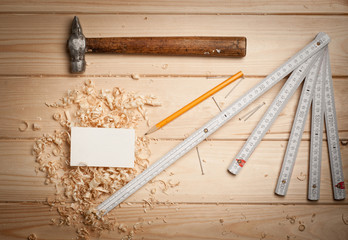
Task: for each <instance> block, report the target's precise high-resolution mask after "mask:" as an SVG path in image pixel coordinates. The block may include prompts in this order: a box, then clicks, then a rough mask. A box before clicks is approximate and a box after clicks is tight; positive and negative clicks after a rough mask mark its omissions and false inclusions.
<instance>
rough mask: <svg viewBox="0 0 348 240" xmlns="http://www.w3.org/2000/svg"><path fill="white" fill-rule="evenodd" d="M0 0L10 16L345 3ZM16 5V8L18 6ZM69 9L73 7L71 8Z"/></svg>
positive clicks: (337, 0) (337, 8)
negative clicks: (11, 14) (11, 13)
mask: <svg viewBox="0 0 348 240" xmlns="http://www.w3.org/2000/svg"><path fill="white" fill-rule="evenodd" d="M94 3H95V2H94V1H91V0H87V1H83V0H74V1H69V0H60V1H59V2H57V1H55V0H45V1H43V0H35V1H30V3H28V1H24V0H12V1H11V0H2V1H1V8H0V11H1V12H14V13H27V12H29V13H30V12H35V13H37V12H39V13H76V12H78V13H135V14H136V13H150V14H151V13H157V14H188V13H190V14H259V13H262V14H263V13H267V14H293V13H302V14H344V13H347V12H348V4H347V2H346V1H342V0H332V1H329V0H320V1H315V2H313V1H311V0H303V1H299V0H296V1H291V0H283V1H267V0H263V1H258V0H251V1H248V3H247V4H246V3H245V1H243V0H234V1H229V0H214V1H210V0H187V1H180V2H174V1H172V0H161V1H158V0H152V1H150V0H147V1H142V0H132V1H122V0H116V1H115V0H100V1H98V4H94ZM18 6H20V7H18ZM72 6H73V7H72Z"/></svg>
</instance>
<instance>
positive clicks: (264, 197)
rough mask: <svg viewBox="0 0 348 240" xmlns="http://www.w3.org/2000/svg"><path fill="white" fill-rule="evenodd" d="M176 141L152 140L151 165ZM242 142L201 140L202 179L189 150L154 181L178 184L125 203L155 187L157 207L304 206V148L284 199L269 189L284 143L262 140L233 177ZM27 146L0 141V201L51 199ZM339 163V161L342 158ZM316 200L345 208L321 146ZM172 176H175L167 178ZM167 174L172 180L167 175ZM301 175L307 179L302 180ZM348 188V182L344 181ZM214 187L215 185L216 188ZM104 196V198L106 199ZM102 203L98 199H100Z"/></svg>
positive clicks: (49, 188) (303, 145) (305, 146)
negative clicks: (172, 204)
mask: <svg viewBox="0 0 348 240" xmlns="http://www.w3.org/2000/svg"><path fill="white" fill-rule="evenodd" d="M177 144H179V141H154V142H152V143H151V146H150V149H151V152H152V153H153V155H152V156H151V159H150V160H151V162H152V163H153V162H155V161H157V160H158V159H159V158H160V157H162V156H163V155H164V154H165V153H166V152H168V151H169V150H170V149H172V148H173V147H175V146H176V145H177ZM243 144H244V141H205V142H203V143H201V144H200V145H199V152H200V156H201V158H202V159H203V160H204V162H203V168H204V170H205V175H202V174H201V171H200V167H199V162H198V157H197V153H196V151H195V150H192V151H190V152H189V153H188V154H187V155H185V156H184V157H183V158H182V159H179V160H178V161H177V162H176V163H174V164H173V165H172V166H171V167H169V168H168V169H167V170H166V171H165V172H163V173H161V174H160V175H159V176H158V179H162V180H164V181H169V180H171V181H172V182H173V183H177V182H180V185H179V186H178V187H175V188H170V189H169V190H168V191H167V194H164V193H162V191H161V187H162V188H163V186H162V185H161V184H160V183H154V184H147V185H146V186H144V187H143V188H142V189H141V190H139V191H138V192H136V193H135V194H134V195H133V196H131V197H130V198H129V199H127V201H130V202H141V201H142V199H147V198H148V197H149V194H150V190H151V189H152V188H157V193H158V194H156V198H157V199H158V200H159V201H161V202H166V201H170V202H172V201H173V202H183V203H199V202H201V203H217V202H221V203H283V204H293V203H306V204H313V203H310V202H309V201H307V200H306V194H307V190H306V189H307V181H308V178H307V177H306V176H307V172H308V158H309V143H308V142H302V143H301V146H300V149H299V153H298V157H297V161H296V164H295V168H294V172H293V175H292V180H291V183H290V187H289V190H288V194H287V195H286V197H278V196H276V195H275V194H274V188H275V186H276V182H277V179H278V174H279V171H280V167H281V164H282V158H283V156H284V153H285V147H286V144H287V142H285V141H264V142H262V143H261V144H260V146H259V147H258V148H257V149H256V151H255V152H254V153H253V155H252V156H251V158H250V159H249V162H248V163H247V164H246V165H245V167H244V169H243V170H242V171H241V172H240V173H239V174H238V175H237V176H234V175H232V174H230V173H228V172H227V167H228V165H229V164H230V163H231V161H232V159H233V157H234V155H235V154H237V152H238V151H239V150H240V148H241V147H242V145H243ZM32 146H33V142H31V141H24V142H21V141H15V142H12V141H10V142H8V141H2V142H0V159H1V162H0V164H1V166H2V168H1V169H0V191H1V192H2V194H1V195H0V201H11V200H15V201H36V200H38V201H45V200H46V198H47V197H51V196H53V195H54V187H53V186H52V185H44V184H43V182H44V174H42V173H39V174H38V175H36V173H35V171H34V168H35V166H36V164H35V160H34V157H33V156H30V152H31V149H32ZM341 151H342V156H347V154H348V147H347V146H342V148H341ZM343 159H344V158H343ZM322 161H323V163H322V179H321V191H320V193H321V196H320V200H319V201H318V203H321V204H324V203H334V204H337V205H340V204H347V203H348V200H344V201H334V200H333V197H332V187H331V179H330V169H329V161H328V150H327V146H326V143H325V142H324V144H323V160H322ZM343 167H344V175H345V176H348V164H347V162H346V161H344V162H343ZM171 172H172V173H173V174H174V175H172V174H170V173H171ZM170 175H172V176H170ZM302 175H306V176H304V177H302ZM346 184H348V182H346ZM216 186H219V187H218V188H217V187H216ZM105 197H106V196H105ZM101 201H102V199H101Z"/></svg>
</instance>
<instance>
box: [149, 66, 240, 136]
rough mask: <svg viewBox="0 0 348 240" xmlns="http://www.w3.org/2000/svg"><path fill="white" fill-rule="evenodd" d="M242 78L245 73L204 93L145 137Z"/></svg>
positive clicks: (164, 120)
mask: <svg viewBox="0 0 348 240" xmlns="http://www.w3.org/2000/svg"><path fill="white" fill-rule="evenodd" d="M241 77H243V73H242V72H241V71H240V72H238V73H236V74H235V75H233V76H232V77H230V78H228V79H226V80H225V81H223V82H222V83H220V84H219V85H217V86H216V87H214V88H212V89H211V90H209V91H208V92H206V93H204V94H203V95H202V96H200V97H199V98H197V99H195V100H193V101H192V102H190V103H189V104H187V105H186V106H185V107H183V108H181V109H180V110H178V111H176V112H175V113H173V114H172V115H170V116H169V117H167V118H166V119H163V120H162V121H160V122H159V123H157V124H156V125H154V126H153V127H152V128H150V129H149V131H147V133H145V135H147V134H150V133H153V132H155V131H157V130H158V129H160V128H161V127H163V126H164V125H166V124H167V123H169V122H171V121H173V120H174V119H175V118H177V117H179V116H180V115H181V114H183V113H185V112H187V111H188V110H190V109H191V108H193V107H194V106H196V105H197V104H199V103H201V102H202V101H204V100H205V99H207V98H208V97H210V96H212V95H213V94H214V93H216V92H217V91H220V90H221V89H223V88H224V87H226V86H227V85H229V84H230V83H232V82H234V81H236V80H237V79H238V78H241Z"/></svg>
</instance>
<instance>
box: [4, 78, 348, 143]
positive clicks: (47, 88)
mask: <svg viewBox="0 0 348 240" xmlns="http://www.w3.org/2000/svg"><path fill="white" fill-rule="evenodd" d="M231 74H232V73H231ZM87 79H92V80H93V81H94V82H95V83H96V88H97V89H113V88H114V87H121V88H123V89H125V90H126V91H128V92H130V91H134V92H137V93H139V94H143V95H148V94H153V95H155V96H157V97H158V100H159V101H160V102H161V103H162V106H161V107H148V108H147V111H148V116H149V119H150V125H152V124H155V123H157V122H159V121H160V120H162V119H164V118H165V117H167V116H169V115H170V114H172V113H173V112H175V111H177V110H178V109H180V108H181V107H183V106H184V105H186V104H187V103H189V102H190V101H192V100H193V99H195V98H197V97H198V96H200V95H202V94H203V93H204V92H206V91H207V90H209V89H211V88H213V87H214V86H216V85H218V84H219V83H220V82H222V81H223V80H225V78H218V79H207V78H202V77H201V78H163V77H161V78H141V79H140V80H138V81H136V80H132V79H130V78H128V77H118V78H115V77H105V78H64V77H51V78H46V77H43V78H40V77H39V78H37V77H0V85H1V86H2V88H1V89H0V138H6V139H9V138H11V139H13V138H16V139H17V138H33V137H40V136H42V134H43V133H52V132H53V131H54V130H56V129H60V128H61V127H60V125H59V123H58V122H56V121H55V120H53V118H52V115H53V114H54V113H55V112H60V113H61V114H62V115H64V113H63V109H55V108H49V107H47V106H46V105H45V103H46V102H48V103H54V102H56V101H58V100H59V99H61V98H62V97H64V96H65V95H66V93H67V91H68V89H75V88H79V87H80V86H82V85H83V82H84V81H86V80H87ZM259 81H261V78H249V77H247V78H246V79H245V80H243V81H242V82H241V83H240V84H239V85H238V87H237V88H236V89H235V90H234V91H233V93H232V94H231V95H230V96H229V97H228V98H227V99H225V96H226V94H227V93H228V92H229V90H231V89H232V87H233V86H234V85H235V84H236V83H232V84H231V86H228V87H226V88H225V89H223V90H221V91H220V92H218V93H217V94H216V95H215V98H216V100H217V101H218V103H219V105H220V107H221V108H224V107H227V106H228V105H229V104H231V103H233V102H234V101H235V100H236V99H237V98H238V97H240V96H241V95H242V94H244V93H245V92H247V91H248V90H249V89H250V88H251V87H252V86H254V85H255V84H257V83H258V82H259ZM283 82H284V81H283ZM283 82H281V83H279V84H277V85H276V86H275V87H273V88H272V89H271V90H270V91H269V92H267V93H266V94H265V95H264V96H262V97H261V98H260V99H258V100H257V101H256V102H255V103H253V104H251V105H250V106H249V107H248V108H246V109H245V110H243V111H242V112H241V113H240V114H238V115H237V116H236V117H234V118H233V119H231V121H230V122H229V123H227V124H226V125H225V126H223V127H222V129H221V130H218V131H217V132H216V133H214V134H213V135H211V136H210V137H209V139H233V140H245V139H247V138H248V137H249V135H250V133H251V132H252V130H253V129H254V127H255V126H256V124H257V122H258V121H259V120H260V119H261V117H262V115H263V113H264V112H265V111H266V110H267V108H268V106H269V105H270V104H271V102H272V101H273V99H274V98H275V96H276V95H277V93H278V92H279V90H280V88H281V86H282V84H283ZM347 83H348V79H347V78H334V90H335V100H336V111H337V119H338V129H339V136H340V138H341V139H342V140H347V139H348V112H347V111H346V107H345V102H346V100H347V99H346V96H347V94H346V93H347V91H348V84H347ZM299 94H300V89H298V91H297V92H296V94H295V96H294V97H293V98H292V99H291V101H290V102H289V103H288V105H287V106H286V108H285V109H284V111H283V112H282V113H281V114H280V116H279V117H278V119H277V120H276V122H275V123H274V124H273V126H272V128H271V129H270V132H269V133H268V134H266V136H265V139H269V140H272V139H273V140H274V139H277V140H287V139H288V137H289V132H290V130H291V126H292V122H293V118H294V115H295V112H296V107H297V103H298V99H299ZM262 102H265V103H266V104H265V106H263V107H262V108H261V109H260V110H259V111H258V112H257V113H255V114H254V115H253V116H252V117H251V118H249V119H248V120H247V121H243V120H242V121H240V120H239V117H241V116H243V115H244V114H245V113H247V112H249V111H250V110H251V109H253V108H254V107H255V106H257V105H259V104H260V103H262ZM218 112H219V110H218V108H217V107H216V105H215V103H214V102H213V100H212V99H207V100H206V101H204V102H203V103H201V104H199V105H198V106H196V107H195V108H193V109H191V110H190V111H189V112H187V113H185V114H184V115H182V116H180V117H179V118H178V119H176V120H174V121H173V122H171V123H169V124H168V125H166V126H165V127H163V128H162V129H160V130H159V131H157V132H155V133H153V134H151V135H150V137H153V138H160V139H163V138H165V139H168V138H171V139H183V138H186V137H187V136H188V135H189V134H191V133H192V132H193V131H194V130H195V129H198V128H199V127H201V126H202V125H203V124H205V123H206V122H208V121H209V120H210V119H211V118H213V116H215V115H216V114H217V113H218ZM71 113H72V112H71ZM71 115H72V117H73V114H71ZM197 116H199V117H197ZM22 121H27V122H28V123H29V124H30V126H29V128H28V130H27V131H25V132H21V131H19V130H18V128H19V127H22V125H23V123H22ZM33 123H36V124H38V125H40V126H41V130H39V131H33V130H32V129H31V127H32V124H33ZM149 128H150V126H147V124H146V122H145V121H143V122H141V123H140V124H139V126H138V127H137V129H136V131H137V134H138V135H140V134H144V133H145V132H146V131H147V130H148V129H149ZM309 138H310V121H309V120H307V125H306V128H305V133H304V135H303V139H306V140H308V139H309ZM325 138H326V136H325Z"/></svg>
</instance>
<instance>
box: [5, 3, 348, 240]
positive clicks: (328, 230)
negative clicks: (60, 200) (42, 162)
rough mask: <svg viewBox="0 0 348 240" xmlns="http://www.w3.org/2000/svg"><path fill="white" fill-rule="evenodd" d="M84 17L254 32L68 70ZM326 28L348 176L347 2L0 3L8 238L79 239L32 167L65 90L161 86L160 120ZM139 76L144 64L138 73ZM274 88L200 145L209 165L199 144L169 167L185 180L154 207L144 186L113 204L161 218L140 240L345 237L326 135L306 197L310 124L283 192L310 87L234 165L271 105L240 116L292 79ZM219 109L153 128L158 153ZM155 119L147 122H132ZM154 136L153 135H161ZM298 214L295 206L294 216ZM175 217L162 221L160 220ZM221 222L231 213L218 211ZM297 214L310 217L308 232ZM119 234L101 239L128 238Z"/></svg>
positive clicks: (183, 30) (251, 79)
mask: <svg viewBox="0 0 348 240" xmlns="http://www.w3.org/2000/svg"><path fill="white" fill-rule="evenodd" d="M74 15H78V16H79V18H80V21H81V24H82V27H83V30H84V34H85V36H86V37H112V36H245V37H247V39H248V47H247V56H246V57H245V58H242V59H240V58H239V59H227V58H221V59H218V58H205V57H169V56H134V55H133V56H126V55H111V54H110V55H108V54H106V55H92V54H90V55H87V56H86V60H87V63H88V65H87V70H86V72H85V73H84V74H83V75H80V76H73V75H71V74H70V73H69V59H68V55H67V52H66V49H65V47H66V41H67V39H68V36H69V31H70V25H71V21H72V18H73V16H74ZM318 32H326V33H327V34H328V35H329V36H330V37H331V38H332V41H331V43H330V45H329V49H330V57H331V66H332V74H333V85H334V90H335V101H336V110H337V120H338V130H339V137H340V140H341V146H340V147H341V155H342V160H343V168H344V175H345V177H346V181H345V183H346V185H347V183H348V182H347V178H348V147H347V140H348V111H347V106H345V104H346V103H347V101H348V94H347V92H348V44H347V43H348V1H347V0H330V1H329V0H321V1H310V0H301V1H298V0H285V1H267V0H263V1H257V0H252V1H243V0H237V1H227V0H217V1H202V0H186V1H170V0H165V1H141V0H132V1H112V0H102V1H82V0H73V1H70V0H69V1H68V0H61V1H53V0H47V1H43V0H33V1H24V0H12V1H10V0H2V1H0V86H1V87H0V166H1V167H0V239H4V240H7V239H26V238H27V236H28V235H29V234H30V233H35V234H36V235H37V236H38V239H73V238H75V236H76V233H75V230H74V229H73V228H72V227H56V226H52V225H49V221H50V219H51V218H54V217H56V216H57V213H56V212H55V211H51V212H50V211H49V207H48V206H47V205H44V202H45V200H46V198H47V197H52V196H54V193H55V190H54V187H53V186H52V185H44V175H43V174H41V173H40V174H36V173H35V171H34V168H35V166H36V163H35V159H34V156H32V155H31V149H32V147H33V144H34V141H35V138H39V137H41V136H42V134H44V133H53V131H54V130H55V129H56V128H57V123H56V122H55V121H53V120H52V113H53V112H54V109H51V108H48V107H47V106H46V105H45V102H55V101H57V100H58V99H59V98H61V97H62V96H63V95H64V94H65V93H66V91H67V90H68V89H73V88H74V87H76V86H78V85H80V84H81V83H83V82H84V81H85V80H86V79H91V80H93V81H95V83H96V86H97V87H98V88H112V87H114V86H118V87H122V88H124V89H126V90H128V91H135V92H139V93H143V94H153V95H155V96H157V97H158V98H159V100H160V101H161V102H162V106H161V107H160V108H148V113H149V119H150V123H151V125H152V124H154V123H156V122H158V121H159V120H161V119H163V118H164V117H165V116H167V115H169V114H170V113H172V112H174V111H175V110H177V109H179V108H180V107H182V106H183V105H185V104H186V103H188V102H189V101H191V100H193V99H195V98H196V97H198V96H199V95H201V94H202V93H204V92H205V91H207V90H209V89H211V88H212V87H213V86H215V85H217V84H218V83H220V82H222V81H223V80H225V79H226V78H227V77H228V76H230V75H233V74H234V73H236V72H238V71H240V70H242V71H243V72H244V73H245V75H246V79H245V80H243V82H242V83H241V84H240V85H239V86H238V88H237V89H236V90H235V91H234V92H233V94H232V96H230V97H229V98H227V99H225V98H224V96H225V94H226V93H227V91H228V90H229V89H231V87H232V85H233V84H232V85H231V86H230V87H227V88H226V89H224V90H222V91H221V92H219V93H218V94H217V95H216V99H217V101H218V102H219V104H220V105H221V107H222V108H223V107H226V106H227V105H228V104H230V103H232V102H233V101H234V100H236V99H237V98H238V97H239V96H240V95H242V94H243V93H245V92H246V91H247V90H248V89H250V88H251V87H252V86H254V85H255V84H257V83H258V82H259V81H260V80H261V79H262V78H264V77H265V76H267V75H268V74H269V73H271V72H272V71H273V70H274V69H276V68H277V67H278V66H280V65H281V64H282V63H284V62H285V61H286V60H287V59H288V58H290V57H291V56H292V55H294V54H295V53H296V52H297V51H298V50H300V49H301V48H303V47H304V46H305V45H306V44H307V43H309V42H310V41H311V40H312V39H314V37H315V35H316V34H317V33H318ZM132 74H139V76H140V79H139V80H137V81H136V80H133V79H132V78H131V75H132ZM283 82H284V81H282V82H281V83H279V84H277V85H276V86H275V87H273V88H272V89H271V90H270V91H269V92H267V93H266V94H265V95H264V96H262V97H261V98H260V99H258V100H257V101H256V102H255V103H253V104H252V105H251V106H249V107H248V108H246V109H245V110H244V111H243V112H241V113H240V115H238V116H236V117H235V118H233V119H232V120H231V121H230V122H228V123H227V124H226V125H225V126H224V127H222V128H221V129H220V130H218V131H217V132H216V133H215V134H213V135H212V136H210V137H209V139H208V140H207V141H204V142H203V143H201V144H200V145H199V151H200V155H201V157H202V158H203V159H204V160H205V161H204V162H203V167H204V169H205V175H201V172H200V166H199V162H198V157H197V154H196V151H191V152H189V153H188V154H187V155H186V156H184V157H183V158H182V159H180V160H178V161H177V162H176V163H175V164H174V165H172V166H171V167H170V168H169V169H168V170H167V172H166V173H163V174H161V175H160V177H161V178H162V179H168V178H169V175H168V173H169V172H173V173H174V175H173V176H171V177H172V178H173V179H174V180H175V181H180V185H179V186H178V187H176V188H174V189H172V190H170V191H169V192H168V194H167V195H166V194H158V195H157V199H158V200H159V201H160V202H166V201H170V202H173V203H174V205H173V206H166V205H158V206H156V207H155V208H154V209H153V210H152V211H148V212H147V213H144V211H143V201H142V199H144V198H146V197H148V195H149V192H148V190H146V187H145V188H142V189H141V190H140V191H138V192H137V193H136V194H134V195H133V196H132V197H131V198H129V199H128V200H127V202H130V203H132V205H124V207H122V208H120V209H117V210H116V211H114V212H113V213H112V214H114V215H115V216H117V218H118V219H119V221H121V222H125V223H129V224H132V223H135V222H136V221H137V219H138V217H139V216H140V217H143V218H144V219H146V221H153V223H152V224H151V225H150V224H147V225H145V226H144V228H143V231H142V232H139V233H138V234H136V235H135V237H134V239H348V225H347V224H345V222H344V219H346V218H348V200H343V201H334V200H333V196H332V189H331V178H330V169H329V160H328V153H327V152H328V151H327V141H326V135H324V140H323V159H322V174H321V176H322V179H321V184H322V185H321V196H320V200H319V201H317V202H310V201H308V200H306V192H307V180H308V179H307V177H304V178H305V179H303V176H306V175H307V171H308V158H309V138H310V125H309V121H307V124H306V127H305V132H304V135H303V140H302V142H301V145H300V150H299V153H298V157H297V160H296V165H295V168H294V172H293V175H292V180H291V184H290V187H289V191H288V194H287V195H286V197H279V196H276V195H275V194H274V189H275V185H276V181H277V178H278V174H279V171H280V167H281V164H282V158H283V155H284V152H285V148H286V145H287V140H288V138H289V132H290V129H291V124H292V121H293V117H294V114H295V110H296V106H297V102H298V99H299V94H300V91H299V90H298V91H297V92H296V93H295V95H294V97H293V98H292V99H291V101H290V102H289V103H288V105H287V106H286V108H285V109H284V110H283V111H282V113H281V114H280V116H279V117H278V119H277V120H276V121H275V123H274V124H273V126H272V127H271V129H270V131H269V132H268V133H267V134H266V136H265V138H264V139H263V141H262V142H261V144H260V146H259V147H258V148H257V149H256V151H255V152H254V154H253V155H252V157H251V158H250V160H249V162H248V164H247V165H246V167H245V169H244V170H243V171H241V172H240V174H239V175H237V176H233V175H231V174H229V173H227V171H226V169H227V166H228V165H229V164H230V162H231V161H232V158H233V157H234V155H235V154H236V153H237V152H238V151H239V149H240V148H241V147H242V145H243V143H244V142H245V140H246V138H247V137H248V136H249V135H250V133H251V131H252V130H253V128H254V127H255V126H256V124H257V122H258V120H260V118H261V116H262V114H263V113H264V112H265V111H266V109H267V107H265V106H264V107H263V108H261V110H259V111H258V112H257V113H256V114H254V115H253V116H252V117H251V118H249V119H248V120H247V121H245V122H244V121H239V120H238V117H239V116H241V115H243V114H244V113H246V112H247V111H249V110H250V109H252V108H254V107H255V106H257V105H258V104H259V103H261V102H265V103H266V106H269V105H270V103H271V102H272V100H273V99H274V97H275V96H276V94H277V92H278V91H279V89H280V88H281V86H282V85H283ZM218 112H219V110H218V108H217V107H216V106H215V104H214V102H213V101H212V100H211V99H207V100H206V101H204V102H203V103H201V104H200V105H199V106H197V107H195V108H194V109H192V110H191V111H189V112H188V113H186V114H184V115H182V116H181V117H180V118H178V119H177V120H175V121H173V122H172V123H170V124H168V125H167V126H165V127H164V128H163V129H161V130H160V131H157V132H156V133H154V134H152V135H151V136H150V137H151V138H153V140H152V142H151V151H152V156H151V161H152V162H154V161H156V160H157V159H159V157H161V156H162V155H163V154H165V153H166V152H167V151H168V150H170V149H171V148H172V147H174V146H175V145H176V144H178V143H179V142H181V141H182V140H183V139H184V138H185V137H187V136H188V135H190V134H191V133H192V132H194V130H196V129H197V128H199V127H200V126H202V125H203V124H204V123H205V122H207V121H208V120H209V119H210V118H212V117H213V116H214V115H215V114H217V113H218ZM22 121H27V122H28V123H30V124H32V123H38V124H40V126H41V127H42V129H41V130H40V131H32V130H27V131H25V132H20V131H19V130H18V127H19V126H20V124H21V123H22ZM147 129H148V126H146V124H145V123H143V124H141V125H140V126H139V127H138V128H137V130H136V132H137V135H142V134H144V133H145V132H146V131H147ZM155 139H157V141H155ZM289 216H296V221H295V223H294V224H292V223H290V221H289V219H288V218H289ZM163 218H165V219H166V221H162V219H163ZM221 219H222V220H221ZM300 222H301V223H302V224H303V225H305V230H304V231H299V224H300ZM120 238H121V235H119V234H118V233H117V232H110V233H106V234H103V235H102V237H101V239H120Z"/></svg>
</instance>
